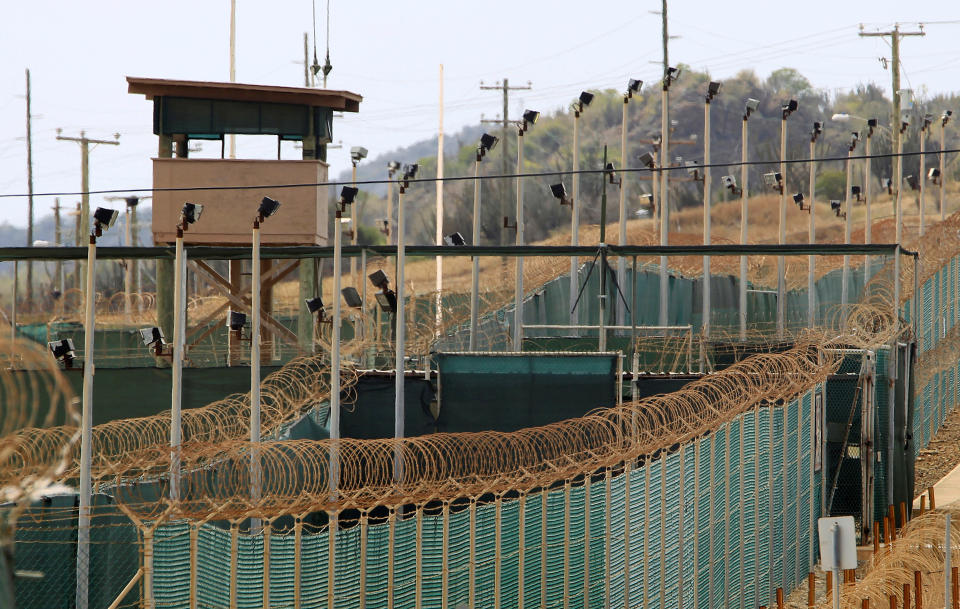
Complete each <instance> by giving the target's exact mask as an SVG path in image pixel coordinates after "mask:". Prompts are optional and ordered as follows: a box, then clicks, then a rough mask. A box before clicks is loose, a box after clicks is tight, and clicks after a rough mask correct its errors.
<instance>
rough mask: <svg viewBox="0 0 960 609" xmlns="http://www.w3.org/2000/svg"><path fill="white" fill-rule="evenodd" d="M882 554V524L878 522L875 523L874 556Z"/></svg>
mask: <svg viewBox="0 0 960 609" xmlns="http://www.w3.org/2000/svg"><path fill="white" fill-rule="evenodd" d="M879 552H880V523H879V522H877V521H876V520H874V521H873V555H874V556H876V555H877V554H878V553H879Z"/></svg>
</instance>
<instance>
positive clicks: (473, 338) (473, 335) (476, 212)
mask: <svg viewBox="0 0 960 609" xmlns="http://www.w3.org/2000/svg"><path fill="white" fill-rule="evenodd" d="M480 160H481V157H480V148H477V160H476V162H475V163H474V165H473V245H479V243H480ZM479 324H480V257H479V256H474V257H473V271H472V273H471V276H470V350H471V351H476V350H477V332H478V331H479Z"/></svg>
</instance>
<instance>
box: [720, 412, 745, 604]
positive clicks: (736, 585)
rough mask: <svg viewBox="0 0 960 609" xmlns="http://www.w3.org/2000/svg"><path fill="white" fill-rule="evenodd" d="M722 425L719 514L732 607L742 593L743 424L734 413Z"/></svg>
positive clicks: (729, 599) (725, 577)
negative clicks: (724, 462)
mask: <svg viewBox="0 0 960 609" xmlns="http://www.w3.org/2000/svg"><path fill="white" fill-rule="evenodd" d="M726 427H727V459H728V460H729V463H730V467H729V470H728V472H727V513H726V514H725V515H724V517H723V519H724V521H725V525H726V538H725V541H724V546H725V562H726V574H725V576H724V585H725V587H726V590H727V605H728V606H730V607H736V606H739V604H740V603H739V601H740V598H741V596H742V595H743V586H742V582H741V581H740V560H741V559H740V548H742V547H743V543H742V539H741V531H740V509H741V505H740V497H741V495H740V464H741V463H742V461H743V452H742V451H743V448H742V444H741V437H740V434H741V430H742V428H743V424H742V421H741V419H740V418H739V417H738V418H737V419H735V420H733V421H731V422H730V423H728V424H727V426H726Z"/></svg>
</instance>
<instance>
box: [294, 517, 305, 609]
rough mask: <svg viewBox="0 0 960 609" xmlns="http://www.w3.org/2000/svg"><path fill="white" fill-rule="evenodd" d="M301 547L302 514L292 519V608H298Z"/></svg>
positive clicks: (301, 568) (301, 567)
mask: <svg viewBox="0 0 960 609" xmlns="http://www.w3.org/2000/svg"><path fill="white" fill-rule="evenodd" d="M302 547H303V516H302V515H298V516H297V517H296V519H295V520H294V521H293V609H300V602H301V601H300V579H301V573H302V570H303V566H302V563H301V562H300V555H301V553H302V552H301V548H302Z"/></svg>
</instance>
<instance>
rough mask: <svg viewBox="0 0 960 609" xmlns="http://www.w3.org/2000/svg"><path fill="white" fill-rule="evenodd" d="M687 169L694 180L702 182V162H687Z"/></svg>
mask: <svg viewBox="0 0 960 609" xmlns="http://www.w3.org/2000/svg"><path fill="white" fill-rule="evenodd" d="M684 165H685V166H686V168H687V173H689V174H690V175H691V176H693V179H694V180H697V181H699V180H700V161H687V162H686V163H685V164H684Z"/></svg>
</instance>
